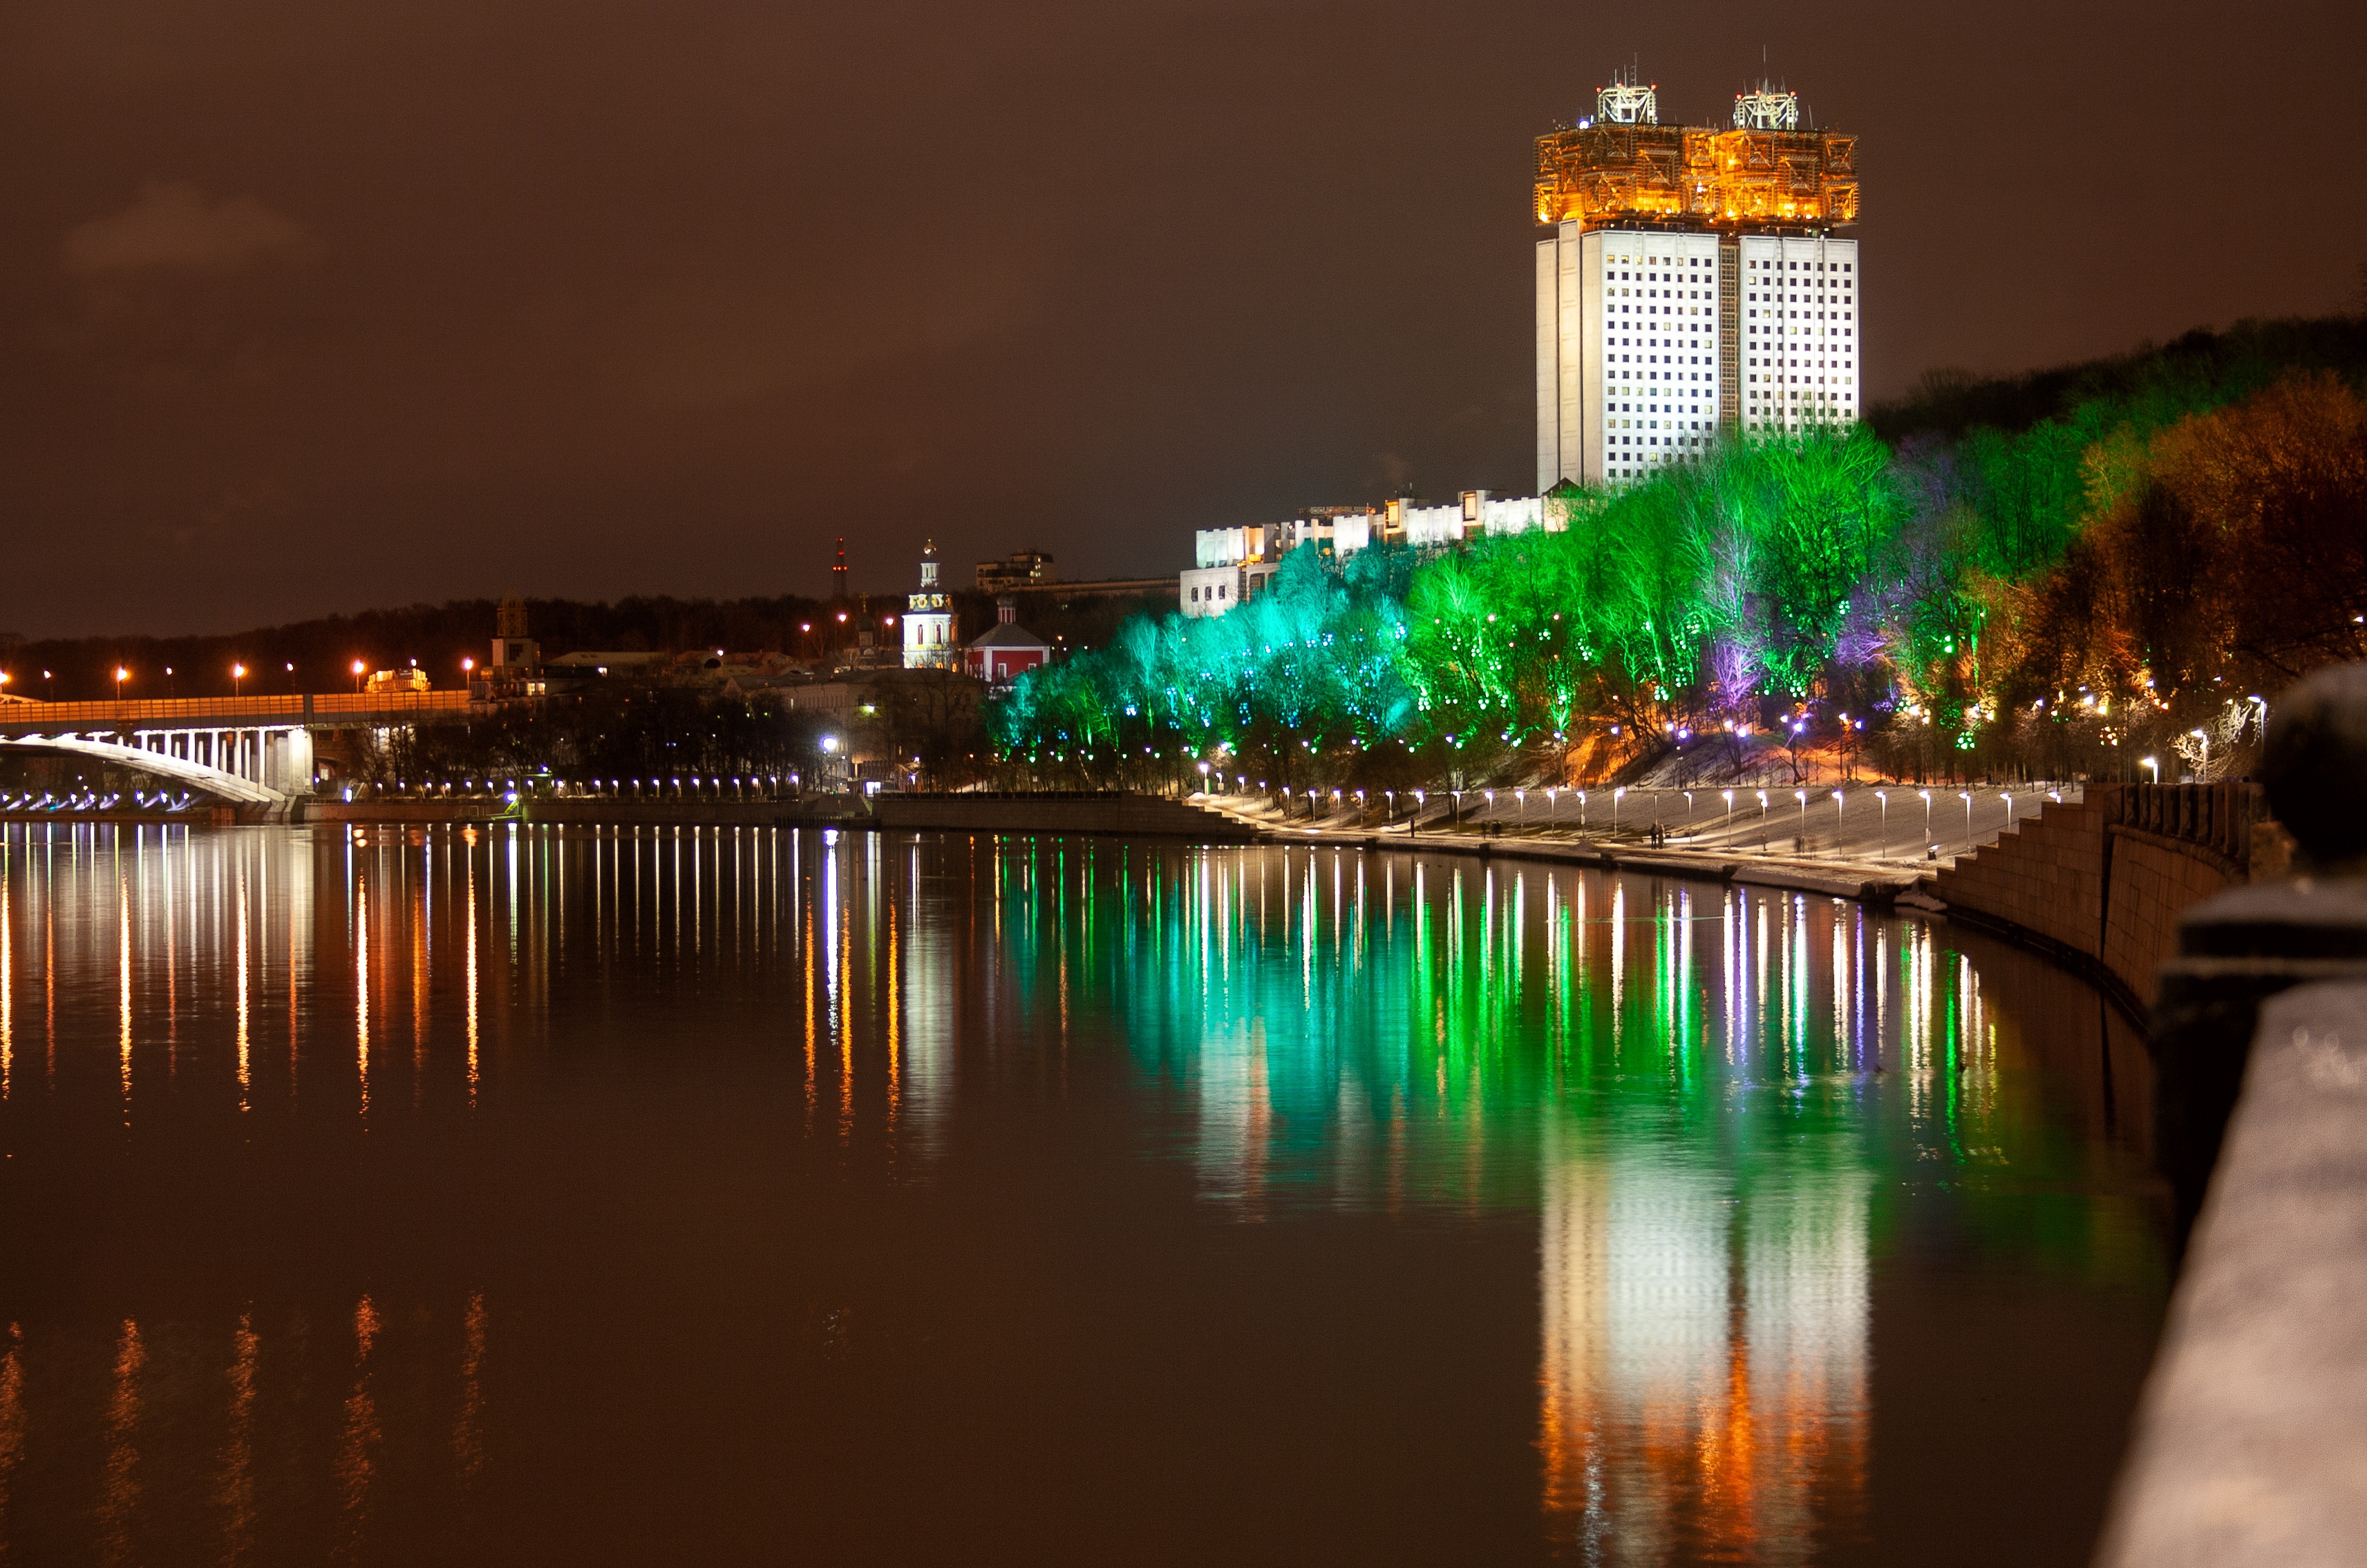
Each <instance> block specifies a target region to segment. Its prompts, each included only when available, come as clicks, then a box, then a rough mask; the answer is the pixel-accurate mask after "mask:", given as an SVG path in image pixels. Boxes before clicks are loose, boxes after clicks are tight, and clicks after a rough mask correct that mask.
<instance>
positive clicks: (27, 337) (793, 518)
mask: <svg viewBox="0 0 2367 1568" xmlns="http://www.w3.org/2000/svg"><path fill="white" fill-rule="evenodd" d="M1762 48H1763V49H1764V50H1765V59H1766V70H1767V72H1768V73H1769V74H1771V75H1772V76H1775V77H1777V78H1780V79H1781V80H1783V81H1784V82H1785V83H1786V84H1788V85H1791V86H1793V87H1795V88H1796V89H1798V90H1799V91H1800V92H1801V93H1802V95H1803V97H1804V102H1805V103H1806V106H1807V107H1809V108H1810V109H1811V110H1812V111H1813V113H1814V114H1815V116H1816V118H1818V121H1819V122H1821V123H1826V124H1830V125H1833V126H1836V127H1839V128H1841V129H1845V130H1854V131H1856V132H1858V133H1859V134H1860V135H1861V136H1862V137H1863V141H1862V143H1861V150H1860V167H1861V169H1862V170H1863V180H1864V190H1865V198H1864V209H1865V213H1866V219H1865V221H1864V222H1863V224H1861V225H1860V226H1859V227H1858V229H1857V230H1856V234H1857V237H1858V238H1859V239H1860V240H1862V241H1863V244H1864V247H1865V250H1864V257H1865V276H1866V283H1865V289H1864V297H1865V311H1866V341H1865V363H1866V368H1867V378H1868V381H1869V383H1870V389H1871V390H1872V391H1873V393H1874V395H1875V396H1877V397H1880V396H1883V395H1886V394H1895V393H1897V392H1899V391H1901V390H1903V389H1907V388H1908V387H1909V386H1910V385H1912V384H1913V383H1914V382H1915V380H1916V379H1917V378H1920V376H1921V374H1922V373H1923V372H1924V371H1925V370H1927V369H1929V368H1931V367H1935V366H1962V367H1969V368H1973V369H1977V370H2009V369H2016V368H2021V367H2032V366H2038V365H2044V364H2050V363H2056V362H2059V361H2062V360H2066V359H2069V358H2075V357H2079V356H2084V355H2094V354H2099V353H2107V352H2114V351H2118V350H2121V349H2124V348H2127V347H2130V346H2134V345H2135V344H2136V343H2138V342H2139V341H2141V340H2144V339H2146V338H2149V337H2150V338H2155V339H2165V338H2168V337H2170V336H2173V335H2175V334H2176V333H2180V332H2182V331H2184V330H2185V329H2187V328H2189V327H2191V326H2194V325H2198V324H2219V325H2224V324H2225V323H2227V322H2229V321H2234V320H2237V318H2240V317H2243V316H2248V315H2280V314H2296V313H2316V312H2324V311H2328V310H2335V309H2339V308H2341V307H2343V306H2345V305H2346V304H2348V303H2350V301H2351V300H2352V299H2354V297H2355V289H2356V287H2357V282H2356V277H2357V269H2358V267H2359V265H2360V264H2361V261H2362V260H2367V199H2362V196H2367V180H2362V178H2361V172H2360V163H2359V158H2360V152H2359V147H2360V143H2361V119H2362V106H2361V96H2362V94H2367V6H2360V5H2359V4H2358V3H2357V0H2330V3H2326V4H2306V5H2305V4H2291V5H2276V4H2271V5H2253V6H2227V5H2215V6H2191V5H2179V6H2166V5H2161V4H2128V5H2110V6H2107V5H2086V4H2070V5H2066V4H2062V3H2060V0H2056V3H2053V4H2045V5H1988V6H1921V5H1919V6H1899V5H1896V4H1885V5H1843V4H1818V5H1804V6H1767V5H1761V6H1729V5H1719V4H1682V5H1680V4H1662V5H1656V6H1643V5H1640V4H1639V5H1635V6H1608V5H1594V4H1572V3H1569V0H1562V3H1558V4H1544V5H1533V6H1511V5H1505V6H1449V5H1440V4H1438V3H1436V0H1422V3H1416V4H1405V5H1367V6H1324V5H1311V4H1290V3H1286V0H1276V3H1269V4H1249V3H1242V4H1231V5H1226V4H1174V5H1163V4H1127V5H1118V6H1111V5H1107V4H1101V3H1094V4H1087V3H1079V4H1075V5H1036V6H984V5H977V4H962V5H950V4H935V5H923V4H913V5H893V4H877V3H874V4H866V5H861V6H830V5H818V4H777V3H776V4H767V5H757V4H749V3H735V4H696V3H686V0H671V3H667V4H645V5H627V4H605V3H600V0H577V3H574V4H569V5H552V4H540V5H525V4H519V3H517V0H465V3H447V0H413V3H412V4H407V5H402V6H361V5H327V6H323V5H322V4H320V3H319V0H258V3H242V0H221V3H217V4H210V5H204V6H191V5H175V4H163V3H155V4H124V3H120V0H15V3H14V4H12V5H10V6H7V7H6V8H5V12H0V149H5V152H0V179H4V180H5V196H6V204H7V214H8V218H7V221H6V225H5V226H4V227H0V334H5V342H6V365H7V374H6V377H5V379H0V397H5V400H6V402H5V406H0V536H5V543H6V572H5V574H0V631H16V632H22V633H26V634H28V635H36V636H39V635H56V634H66V633H97V632H114V631H148V632H157V633H166V632H177V631H197V630H227V629H232V628H235V627H240V626H253V625H257V624H262V623H268V622H273V621H279V620H287V619H292V618H296V617H300V616H307V615H317V614H322V613H325V612H330V611H336V610H353V609H358V608H362V607H366V606H369V605H373V604H400V603H404V602H408V601H412V600H421V599H435V600H440V599H444V598H449V597H456V596H462V595H471V594H480V593H498V592H504V591H516V592H525V593H528V594H535V595H573V596H580V597H614V596H617V595H620V594H626V593H635V592H644V593H656V592H670V593H677V594H759V593H779V592H822V591H824V590H825V589H826V587H827V583H828V564H829V558H830V553H831V549H832V543H833V540H834V538H835V536H838V535H840V534H844V535H846V536H848V552H849V557H850V560H851V562H852V564H853V566H854V568H855V571H854V577H855V585H856V586H857V587H864V588H892V587H900V586H903V585H905V584H906V583H907V582H908V581H909V579H910V577H911V575H912V567H911V560H912V557H913V556H914V555H915V554H916V553H917V551H918V549H919V547H920V542H921V539H922V537H923V535H926V534H934V535H935V536H936V537H937V538H938V540H939V542H940V544H941V546H942V547H943V548H944V551H945V553H946V557H947V558H949V560H950V561H952V562H953V563H954V570H955V572H956V574H957V575H959V576H961V577H963V578H965V579H966V578H967V575H968V567H969V564H970V563H971V562H972V561H974V560H975V559H977V558H979V557H980V556H982V555H990V554H1001V553H1003V552H1005V551H1008V550H1011V549H1014V548H1016V547H1022V546H1034V547H1042V548H1046V549H1049V550H1051V551H1053V552H1054V553H1055V554H1056V555H1057V556H1058V557H1059V566H1060V570H1061V571H1062V573H1063V574H1064V575H1068V576H1075V577H1084V576H1108V575H1126V574H1137V573H1149V572H1152V571H1173V570H1176V569H1177V568H1178V567H1179V566H1183V565H1186V564H1189V562H1188V555H1189V549H1190V536H1189V530H1190V529H1192V528H1193V527H1195V526H1210V525H1217V524H1219V523H1228V522H1247V521H1251V520H1262V519H1269V518H1278V517H1282V516H1285V515H1287V514H1288V513H1290V512H1291V511H1292V510H1293V509H1295V508H1297V507H1299V506H1302V505H1307V504H1311V503H1323V502H1353V501H1368V500H1373V499H1376V498H1378V497H1379V496H1381V495H1383V494H1385V493H1394V492H1396V491H1399V490H1400V489H1404V490H1409V491H1411V492H1413V493H1416V494H1422V495H1428V496H1432V497H1451V496H1452V495H1453V493H1454V492H1455V491H1457V490H1459V489H1463V488H1466V487H1471V486H1486V487H1489V488H1493V489H1495V490H1498V491H1503V492H1510V493H1526V492H1527V491H1529V490H1531V489H1532V488H1533V486H1534V479H1535V474H1534V457H1533V445H1534V428H1533V424H1534V413H1533V406H1534V405H1533V396H1534V393H1533V382H1532V349H1531V342H1532V338H1531V331H1532V323H1531V297H1530V267H1531V245H1532V243H1533V242H1534V240H1535V237H1536V231H1535V228H1534V226H1533V224H1532V222H1531V220H1530V217H1529V177H1530V167H1531V156H1532V152H1531V143H1532V140H1533V138H1535V136H1536V135H1538V134H1539V133H1540V132H1542V131H1544V130H1547V129H1548V128H1549V126H1550V124H1551V122H1553V121H1554V120H1555V119H1557V118H1562V119H1567V118H1573V117H1575V116H1577V115H1579V114H1580V113H1584V112H1588V111H1590V110H1591V106H1592V92H1593V88H1594V87H1595V85H1597V84H1598V83H1599V82H1600V81H1602V80H1603V79H1605V78H1606V77H1607V76H1608V74H1609V73H1610V72H1611V71H1612V70H1613V69H1614V67H1615V66H1617V65H1620V64H1623V63H1625V62H1628V61H1630V60H1631V59H1632V60H1635V61H1637V62H1639V63H1640V65H1641V67H1642V71H1643V73H1644V75H1645V76H1646V78H1647V79H1649V80H1653V81H1656V82H1658V83H1659V87H1660V103H1661V118H1662V119H1663V121H1664V122H1666V121H1672V120H1684V121H1687V122H1700V121H1703V120H1723V119H1724V118H1726V117H1727V115H1728V114H1729V113H1730V108H1731V104H1732V96H1733V94H1734V93H1735V92H1736V91H1737V90H1738V88H1740V87H1742V86H1744V85H1747V84H1748V82H1749V81H1750V79H1751V78H1754V77H1756V76H1757V75H1758V74H1759V73H1761V50H1762Z"/></svg>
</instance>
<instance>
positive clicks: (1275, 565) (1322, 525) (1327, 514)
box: [1179, 490, 1563, 615]
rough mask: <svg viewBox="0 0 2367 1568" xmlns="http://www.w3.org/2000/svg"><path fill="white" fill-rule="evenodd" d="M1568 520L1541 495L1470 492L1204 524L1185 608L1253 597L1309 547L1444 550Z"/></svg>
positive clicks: (1340, 552)
mask: <svg viewBox="0 0 2367 1568" xmlns="http://www.w3.org/2000/svg"><path fill="white" fill-rule="evenodd" d="M1561 526H1563V523H1562V519H1561V516H1560V515H1559V513H1558V512H1557V510H1556V509H1553V508H1549V507H1548V506H1547V505H1546V502H1545V500H1544V499H1543V498H1542V497H1539V496H1534V495H1523V496H1494V495H1490V494H1489V493H1488V491H1484V490H1467V491H1464V492H1463V494H1462V496H1461V498H1460V499H1459V500H1457V501H1455V502H1454V503H1452V504H1449V505H1443V506H1422V505H1420V504H1418V503H1417V502H1414V501H1412V500H1410V499H1409V498H1405V497H1399V498H1398V499H1396V500H1393V501H1390V502H1387V503H1386V504H1385V505H1383V506H1382V507H1380V508H1379V509H1378V510H1374V509H1370V508H1364V507H1322V508H1319V509H1316V510H1315V511H1313V512H1311V513H1308V514H1307V515H1304V516H1300V517H1295V518H1293V519H1291V520H1290V521H1289V522H1287V523H1252V524H1250V525H1246V526H1240V527H1231V528H1202V529H1200V530H1198V531H1197V532H1196V533H1195V535H1194V536H1193V558H1194V559H1195V561H1196V562H1197V563H1198V564H1197V565H1196V566H1195V567H1194V569H1193V570H1190V571H1187V572H1185V573H1183V582H1182V585H1181V588H1180V591H1179V597H1180V600H1181V604H1180V608H1181V609H1182V610H1183V614H1184V615H1223V614H1224V613H1225V612H1226V611H1228V610H1229V609H1231V608H1232V607H1233V606H1234V605H1236V604H1241V603H1243V602H1245V601H1247V600H1250V599H1254V598H1255V597H1257V595H1258V593H1259V592H1260V591H1261V590H1263V588H1264V586H1265V584H1266V583H1267V582H1268V581H1270V580H1271V579H1272V578H1273V576H1274V573H1275V572H1276V571H1278V570H1281V568H1282V558H1283V557H1284V556H1285V555H1287V554H1289V553H1290V552H1291V551H1292V550H1295V549H1297V548H1299V547H1302V546H1307V545H1313V546H1316V547H1324V548H1329V549H1330V550H1331V552H1332V554H1333V556H1334V557H1336V558H1338V559H1340V560H1342V561H1344V560H1346V559H1348V558H1350V557H1352V556H1353V555H1355V554H1356V553H1357V552H1358V551H1359V550H1365V549H1370V548H1371V547H1373V546H1374V545H1376V544H1380V543H1384V542H1386V543H1390V544H1403V545H1411V546H1413V547H1416V548H1418V549H1444V548H1447V547H1453V546H1456V545H1460V544H1462V543H1463V542H1464V541H1466V540H1467V539H1474V538H1478V536H1481V535H1483V534H1524V533H1527V532H1528V531H1529V530H1530V529H1532V528H1550V529H1559V528H1560V527H1561Z"/></svg>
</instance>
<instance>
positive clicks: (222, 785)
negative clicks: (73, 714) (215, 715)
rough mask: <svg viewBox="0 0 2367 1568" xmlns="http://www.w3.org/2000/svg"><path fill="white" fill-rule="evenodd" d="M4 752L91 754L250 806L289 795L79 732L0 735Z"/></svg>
mask: <svg viewBox="0 0 2367 1568" xmlns="http://www.w3.org/2000/svg"><path fill="white" fill-rule="evenodd" d="M6 751H62V752H65V753H67V754H69V755H72V756H77V757H91V758H96V760H98V761H103V762H112V763H114V764H116V765H117V766H119V767H125V768H136V769H138V770H139V771H141V772H142V773H153V774H156V775H157V776H158V777H160V778H167V779H172V780H174V781H176V783H180V784H189V785H191V786H193V787H195V788H198V789H201V790H204V791H205V792H206V793H207V794H209V795H218V796H220V797H221V798H222V799H224V800H231V801H236V802H239V803H240V804H242V805H250V806H277V805H283V804H285V803H286V802H287V800H288V798H289V797H288V796H287V795H285V794H283V793H282V792H280V791H278V790H276V789H273V788H272V787H271V786H270V785H268V784H257V783H256V782H255V781H254V780H253V779H246V778H241V777H240V776H239V775H238V774H236V773H229V772H227V771H225V770H223V769H221V768H217V767H213V766H211V765H210V764H208V763H205V762H196V761H190V760H188V759H187V758H186V757H175V756H171V755H168V754H167V753H165V752H164V751H161V750H155V751H151V750H144V749H142V748H141V747H138V746H126V745H123V744H121V743H120V742H119V741H113V740H96V739H90V738H89V737H87V736H82V735H0V754H5V752H6Z"/></svg>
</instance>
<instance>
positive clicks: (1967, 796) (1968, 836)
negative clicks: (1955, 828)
mask: <svg viewBox="0 0 2367 1568" xmlns="http://www.w3.org/2000/svg"><path fill="white" fill-rule="evenodd" d="M1956 795H1957V797H1958V798H1959V799H1961V800H1963V801H1964V803H1965V849H1967V850H1970V849H1971V848H1972V847H1973V792H1972V791H1971V790H1968V789H1960V790H1958V791H1957V792H1956Z"/></svg>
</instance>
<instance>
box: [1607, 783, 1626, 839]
mask: <svg viewBox="0 0 2367 1568" xmlns="http://www.w3.org/2000/svg"><path fill="white" fill-rule="evenodd" d="M1626 798H1627V791H1626V789H1625V787H1624V786H1623V787H1622V788H1619V789H1614V790H1613V791H1612V792H1611V836H1612V837H1613V838H1614V839H1615V838H1617V837H1618V836H1619V803H1620V802H1621V801H1623V800H1625V799H1626Z"/></svg>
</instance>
